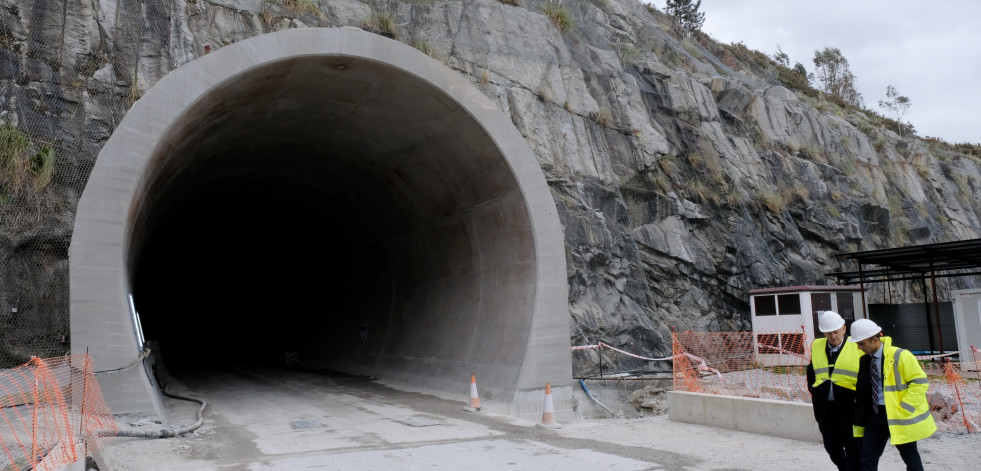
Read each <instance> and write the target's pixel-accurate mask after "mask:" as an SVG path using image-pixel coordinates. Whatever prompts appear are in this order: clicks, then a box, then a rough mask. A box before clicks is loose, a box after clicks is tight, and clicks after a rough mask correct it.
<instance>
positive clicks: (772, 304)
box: [753, 296, 777, 316]
mask: <svg viewBox="0 0 981 471" xmlns="http://www.w3.org/2000/svg"><path fill="white" fill-rule="evenodd" d="M753 306H754V307H755V308H756V315H757V316H775V315H777V298H776V297H775V296H755V297H753Z"/></svg>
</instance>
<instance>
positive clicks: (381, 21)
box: [361, 12, 399, 39]
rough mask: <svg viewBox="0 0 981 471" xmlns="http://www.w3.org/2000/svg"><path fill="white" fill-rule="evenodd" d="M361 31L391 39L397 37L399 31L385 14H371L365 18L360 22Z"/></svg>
mask: <svg viewBox="0 0 981 471" xmlns="http://www.w3.org/2000/svg"><path fill="white" fill-rule="evenodd" d="M361 29H364V30H366V31H371V32H372V33H375V34H380V35H382V36H385V37H387V38H391V39H397V38H398V37H399V29H398V26H396V25H395V20H394V19H393V18H392V16H391V15H389V14H385V13H375V12H372V13H371V14H370V15H368V17H367V18H365V19H363V20H361Z"/></svg>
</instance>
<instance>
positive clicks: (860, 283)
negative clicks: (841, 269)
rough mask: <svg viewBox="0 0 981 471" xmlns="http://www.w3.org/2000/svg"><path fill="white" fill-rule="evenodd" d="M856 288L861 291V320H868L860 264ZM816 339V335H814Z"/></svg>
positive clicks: (860, 265)
mask: <svg viewBox="0 0 981 471" xmlns="http://www.w3.org/2000/svg"><path fill="white" fill-rule="evenodd" d="M858 287H859V289H861V290H862V318H863V319H868V318H869V311H868V308H867V307H866V306H867V304H866V303H865V272H863V271H862V263H861V262H858ZM814 336H815V337H817V334H816V333H815V334H814Z"/></svg>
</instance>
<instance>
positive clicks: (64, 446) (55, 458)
mask: <svg viewBox="0 0 981 471" xmlns="http://www.w3.org/2000/svg"><path fill="white" fill-rule="evenodd" d="M116 433H117V428H116V422H115V420H114V418H113V416H112V413H111V412H110V410H109V408H108V407H106V404H105V400H104V399H103V397H102V390H101V389H100V388H99V384H98V382H97V381H96V379H95V375H94V374H93V371H92V359H91V358H90V357H89V356H88V355H70V356H64V357H57V358H47V359H41V358H38V357H33V358H31V360H30V361H29V362H27V363H25V364H23V365H21V366H18V367H15V368H12V369H9V370H2V371H0V469H32V470H35V471H41V470H60V469H62V468H64V467H65V466H66V465H68V464H71V463H75V462H78V461H80V460H81V459H83V458H84V457H85V456H86V455H87V454H89V453H90V451H91V450H92V449H94V448H97V447H98V446H99V445H100V443H99V442H100V440H101V439H104V438H101V439H100V437H109V436H113V435H116Z"/></svg>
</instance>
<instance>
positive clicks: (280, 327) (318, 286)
mask: <svg viewBox="0 0 981 471" xmlns="http://www.w3.org/2000/svg"><path fill="white" fill-rule="evenodd" d="M298 186H299V185H298V183H297V182H296V181H291V180H290V179H288V178H285V177H284V178H279V179H268V178H266V179H260V178H258V175H257V176H256V177H248V176H245V177H241V178H240V179H238V180H236V181H227V182H223V184H221V185H210V186H203V187H199V188H191V189H190V190H189V191H187V192H186V193H184V194H183V195H181V197H180V198H178V201H177V202H175V203H174V204H173V205H172V206H171V207H170V209H169V210H168V211H167V213H166V214H164V215H162V216H161V217H160V220H159V221H158V222H157V223H156V227H157V228H158V229H156V230H155V231H154V232H153V233H152V234H149V236H148V237H147V240H146V241H145V243H144V245H143V249H142V252H141V254H140V256H139V257H138V258H139V264H138V265H137V266H136V270H135V272H134V277H133V278H134V280H133V283H134V287H133V293H134V299H135V301H136V304H137V309H138V312H139V313H140V316H141V320H142V324H143V329H144V335H145V337H146V339H147V340H149V341H156V342H157V343H158V348H159V349H160V351H161V353H163V354H164V356H165V359H166V364H167V367H168V368H170V369H171V370H179V369H181V368H183V367H189V366H194V365H195V364H223V363H229V362H233V363H260V364H264V365H269V366H282V365H285V364H287V360H286V352H297V351H298V350H300V349H301V348H302V346H303V345H305V344H307V343H311V342H312V343H319V344H321V345H325V346H327V345H330V342H329V341H330V337H331V336H332V335H335V334H338V333H339V332H338V327H339V326H345V325H350V329H351V330H354V329H357V327H354V326H353V325H354V324H356V323H357V318H358V317H359V313H358V306H357V305H356V304H357V300H358V299H361V298H362V297H363V296H364V295H365V294H364V293H362V294H358V291H359V290H360V291H363V290H365V289H367V288H372V289H374V288H377V286H378V283H379V282H380V281H381V280H384V279H385V278H386V275H385V274H384V273H372V267H371V264H370V262H369V258H370V257H369V256H367V254H368V253H371V252H366V251H365V250H363V245H362V244H363V241H359V240H352V239H351V236H350V235H349V233H348V232H345V231H341V230H335V228H334V226H335V224H336V222H337V221H338V220H339V219H338V218H337V217H336V216H335V215H334V214H332V213H331V211H329V210H328V209H327V208H328V207H329V204H330V203H329V201H325V200H324V198H325V195H323V194H318V193H317V192H316V191H315V190H314V189H310V188H306V189H303V188H298ZM348 224H353V225H354V226H357V223H356V222H355V223H348ZM363 271H366V272H363ZM365 280H372V281H371V283H370V284H368V283H365ZM350 334H351V335H355V333H354V332H351V333H350Z"/></svg>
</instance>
